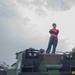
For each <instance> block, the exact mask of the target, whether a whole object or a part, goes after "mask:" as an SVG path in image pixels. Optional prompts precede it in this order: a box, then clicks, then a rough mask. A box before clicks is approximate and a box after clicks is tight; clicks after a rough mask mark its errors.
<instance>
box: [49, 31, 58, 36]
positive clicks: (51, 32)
mask: <svg viewBox="0 0 75 75" xmlns="http://www.w3.org/2000/svg"><path fill="white" fill-rule="evenodd" d="M49 33H50V34H56V35H58V34H59V30H57V32H54V31H52V30H50V31H49Z"/></svg>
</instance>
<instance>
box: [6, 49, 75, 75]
mask: <svg viewBox="0 0 75 75" xmlns="http://www.w3.org/2000/svg"><path fill="white" fill-rule="evenodd" d="M16 59H17V61H16V63H14V64H13V65H11V68H10V69H9V70H8V72H7V75H75V53H74V52H65V53H62V54H61V53H56V54H47V53H45V52H44V50H43V49H40V50H36V49H33V48H29V49H26V50H25V51H21V52H18V53H16Z"/></svg>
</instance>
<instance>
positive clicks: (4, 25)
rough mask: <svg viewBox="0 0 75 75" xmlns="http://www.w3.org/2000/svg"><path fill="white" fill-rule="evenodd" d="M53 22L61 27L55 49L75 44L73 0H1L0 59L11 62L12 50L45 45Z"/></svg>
mask: <svg viewBox="0 0 75 75" xmlns="http://www.w3.org/2000/svg"><path fill="white" fill-rule="evenodd" d="M52 23H56V24H57V28H58V29H59V31H60V34H59V36H58V38H59V42H58V46H57V51H71V49H72V48H73V47H74V44H75V35H74V32H75V28H74V27H75V0H0V62H4V61H5V62H6V63H8V64H12V63H14V62H15V53H16V52H19V51H21V50H25V49H27V48H30V47H32V48H35V49H40V48H43V49H45V50H46V49H47V45H48V41H49V37H50V35H49V33H48V32H49V29H50V28H52Z"/></svg>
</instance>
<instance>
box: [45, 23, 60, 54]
mask: <svg viewBox="0 0 75 75" xmlns="http://www.w3.org/2000/svg"><path fill="white" fill-rule="evenodd" d="M56 26H57V25H56V24H55V23H53V24H52V27H53V28H52V29H50V31H49V33H50V35H51V37H50V39H49V44H48V48H47V50H46V53H50V51H51V47H52V45H53V50H52V53H53V54H55V50H56V46H57V43H58V34H59V30H58V29H56Z"/></svg>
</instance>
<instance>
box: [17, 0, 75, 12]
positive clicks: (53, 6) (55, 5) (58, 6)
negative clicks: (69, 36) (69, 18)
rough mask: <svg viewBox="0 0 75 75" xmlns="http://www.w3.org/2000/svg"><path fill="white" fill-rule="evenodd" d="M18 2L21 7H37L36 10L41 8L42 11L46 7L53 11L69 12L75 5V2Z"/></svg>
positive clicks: (32, 0)
mask: <svg viewBox="0 0 75 75" xmlns="http://www.w3.org/2000/svg"><path fill="white" fill-rule="evenodd" d="M17 2H18V3H19V4H21V5H24V6H25V5H26V6H27V7H29V8H33V7H37V8H36V9H35V10H37V9H39V8H40V9H41V10H42V8H43V7H44V8H46V9H48V10H53V11H64V10H68V9H70V8H71V7H72V6H73V5H75V0H31V1H30V0H17ZM38 11H39V10H38ZM43 11H44V10H43ZM44 13H45V11H44Z"/></svg>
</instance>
